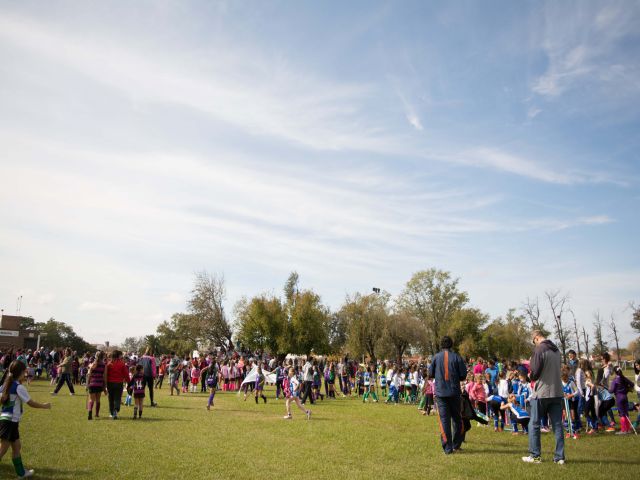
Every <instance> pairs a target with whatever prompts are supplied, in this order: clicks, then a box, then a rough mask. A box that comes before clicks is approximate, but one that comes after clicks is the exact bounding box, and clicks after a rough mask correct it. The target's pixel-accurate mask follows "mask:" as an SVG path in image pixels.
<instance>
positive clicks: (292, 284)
mask: <svg viewBox="0 0 640 480" xmlns="http://www.w3.org/2000/svg"><path fill="white" fill-rule="evenodd" d="M299 281H300V276H299V275H298V272H291V273H290V274H289V278H287V282H286V283H285V284H284V298H285V301H286V302H287V304H289V305H291V304H293V302H294V300H295V296H296V293H297V292H298V282H299Z"/></svg>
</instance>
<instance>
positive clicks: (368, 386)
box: [362, 366, 378, 403]
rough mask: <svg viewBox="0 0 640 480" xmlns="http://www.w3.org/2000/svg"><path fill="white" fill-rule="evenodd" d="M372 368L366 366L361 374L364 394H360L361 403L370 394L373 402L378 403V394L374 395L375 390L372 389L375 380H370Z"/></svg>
mask: <svg viewBox="0 0 640 480" xmlns="http://www.w3.org/2000/svg"><path fill="white" fill-rule="evenodd" d="M372 370H373V369H372V368H371V366H368V367H367V371H366V372H364V374H363V381H364V395H363V396H362V403H365V402H366V401H367V399H368V398H369V396H372V397H373V401H374V402H375V403H378V396H377V395H376V392H375V391H374V389H373V386H374V385H375V381H371V380H372V376H373V372H372Z"/></svg>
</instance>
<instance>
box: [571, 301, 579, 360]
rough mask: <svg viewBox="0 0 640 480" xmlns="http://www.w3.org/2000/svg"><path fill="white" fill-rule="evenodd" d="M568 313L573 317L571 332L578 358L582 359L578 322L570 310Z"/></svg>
mask: <svg viewBox="0 0 640 480" xmlns="http://www.w3.org/2000/svg"><path fill="white" fill-rule="evenodd" d="M569 313H571V316H572V317H573V331H574V334H575V336H576V337H575V338H576V348H577V349H578V358H581V357H582V351H581V350H580V334H579V333H578V320H577V319H576V314H575V313H573V310H572V309H571V308H570V309H569Z"/></svg>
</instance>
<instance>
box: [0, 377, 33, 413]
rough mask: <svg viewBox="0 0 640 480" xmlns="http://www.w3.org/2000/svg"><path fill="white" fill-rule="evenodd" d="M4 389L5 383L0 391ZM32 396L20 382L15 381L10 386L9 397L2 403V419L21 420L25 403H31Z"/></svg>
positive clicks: (0, 387)
mask: <svg viewBox="0 0 640 480" xmlns="http://www.w3.org/2000/svg"><path fill="white" fill-rule="evenodd" d="M3 391H4V385H3V386H0V393H2V392H3ZM29 400H31V397H30V396H29V392H27V389H26V388H25V387H24V385H22V384H21V383H18V382H13V383H12V384H11V385H10V386H9V399H8V400H7V401H6V402H4V403H3V404H2V411H1V412H0V421H5V422H19V421H20V419H21V418H22V412H23V411H24V406H23V404H24V403H29Z"/></svg>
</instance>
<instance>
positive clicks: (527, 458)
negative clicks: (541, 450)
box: [522, 455, 542, 463]
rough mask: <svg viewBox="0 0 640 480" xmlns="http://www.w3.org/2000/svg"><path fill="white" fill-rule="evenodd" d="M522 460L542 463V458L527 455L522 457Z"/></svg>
mask: <svg viewBox="0 0 640 480" xmlns="http://www.w3.org/2000/svg"><path fill="white" fill-rule="evenodd" d="M522 461H523V462H525V463H542V458H540V457H534V456H533V455H529V456H528V457H522Z"/></svg>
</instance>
